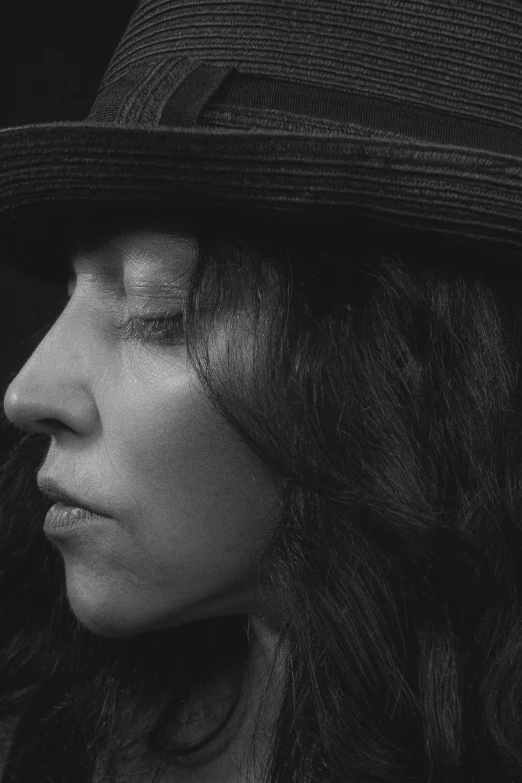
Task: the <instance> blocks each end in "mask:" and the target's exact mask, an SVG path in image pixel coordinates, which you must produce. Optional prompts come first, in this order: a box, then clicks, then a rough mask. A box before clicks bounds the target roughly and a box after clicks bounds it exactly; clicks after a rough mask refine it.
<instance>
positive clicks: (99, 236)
mask: <svg viewBox="0 0 522 783" xmlns="http://www.w3.org/2000/svg"><path fill="white" fill-rule="evenodd" d="M62 240H63V248H64V251H65V258H66V264H67V271H68V273H69V274H71V275H73V274H79V273H81V272H82V271H87V272H89V273H99V274H105V275H110V276H115V275H117V276H121V275H124V276H126V275H132V276H134V277H139V276H140V275H148V274H161V273H171V272H176V273H177V274H178V275H184V274H188V272H189V270H190V268H191V267H192V265H193V262H194V260H195V256H196V253H197V238H196V236H195V234H194V232H193V229H192V228H191V227H190V226H189V225H187V223H186V222H184V221H182V220H181V219H178V220H174V219H173V218H172V217H169V216H168V217H165V216H161V215H157V214H152V215H151V214H146V215H144V214H142V215H136V216H132V215H127V214H125V215H91V216H85V217H81V218H77V219H76V220H73V221H71V223H70V224H69V225H68V226H66V227H64V233H63V235H62Z"/></svg>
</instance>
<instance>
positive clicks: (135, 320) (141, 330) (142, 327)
mask: <svg viewBox="0 0 522 783" xmlns="http://www.w3.org/2000/svg"><path fill="white" fill-rule="evenodd" d="M183 322H184V318H183V313H174V314H173V315H167V316H165V317H162V318H139V317H137V316H132V317H131V318H128V319H127V320H126V321H125V322H124V323H122V324H114V328H115V329H116V330H117V331H118V332H120V334H121V336H122V338H123V339H124V340H138V342H140V343H145V342H148V341H150V340H152V341H153V342H159V343H161V342H165V341H167V342H170V343H173V342H175V341H176V338H179V337H180V332H181V333H182V334H184V328H183ZM157 326H159V327H161V328H160V330H159V332H160V335H159V337H160V339H158V334H157V331H156V329H155V327H157Z"/></svg>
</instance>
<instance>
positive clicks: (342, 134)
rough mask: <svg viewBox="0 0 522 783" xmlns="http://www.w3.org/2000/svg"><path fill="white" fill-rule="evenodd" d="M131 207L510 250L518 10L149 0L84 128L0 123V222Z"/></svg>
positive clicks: (520, 121) (471, 2)
mask: <svg viewBox="0 0 522 783" xmlns="http://www.w3.org/2000/svg"><path fill="white" fill-rule="evenodd" d="M94 43H95V42H93V44H94ZM138 203H139V204H144V205H154V204H162V205H163V206H166V205H170V204H172V205H173V206H175V205H179V206H190V205H198V204H201V205H205V206H206V207H210V208H212V207H213V206H215V207H219V208H226V209H228V208H230V209H248V210H252V211H253V212H258V213H263V214H267V215H268V214H274V215H282V216H297V217H299V216H301V217H302V218H303V219H306V217H307V216H309V215H314V216H323V217H325V218H335V219H337V218H343V217H346V218H348V217H351V218H352V217H361V218H372V219H377V220H378V221H379V222H381V223H382V224H383V225H395V226H404V227H409V228H412V229H418V230H421V231H431V232H434V233H435V234H437V235H438V236H442V237H448V238H451V239H453V240H457V241H461V242H468V243H470V242H473V243H475V244H478V245H480V246H486V245H487V246H492V247H494V248H496V249H497V251H498V252H499V253H500V254H502V253H506V254H508V255H510V256H513V257H514V258H518V257H519V256H520V254H521V251H522V3H521V2H520V0H458V2H457V0H144V1H143V2H142V3H141V4H140V5H139V6H138V8H137V9H136V11H135V13H134V16H133V17H132V19H131V21H130V23H129V25H128V28H127V30H126V31H125V33H124V35H123V38H122V40H121V42H120V43H119V45H118V47H117V49H116V51H115V53H114V56H113V57H112V60H111V62H110V63H109V65H108V67H107V71H106V73H105V76H104V78H103V80H102V83H101V85H100V88H99V90H98V94H97V96H96V99H95V102H94V104H93V106H92V109H91V111H90V113H89V116H88V117H87V118H86V119H85V120H84V121H83V122H59V123H47V124H40V125H38V124H34V125H27V126H21V127H16V128H7V129H4V130H2V131H0V231H1V232H3V234H4V235H7V234H8V233H9V231H10V230H13V227H14V226H16V225H17V222H18V221H20V220H21V219H22V218H23V216H24V215H28V214H34V213H44V212H45V210H46V209H49V208H54V209H56V208H62V207H63V208H64V209H66V208H75V209H79V210H82V209H83V210H86V209H90V208H92V207H93V206H95V205H96V206H103V205H105V206H114V207H125V206H126V205H131V204H132V205H134V204H138ZM35 263H36V262H35ZM39 263H42V262H41V261H40V262H39ZM38 273H39V274H41V275H42V276H45V275H47V274H49V276H50V275H51V274H52V273H51V270H48V271H46V270H44V269H40V270H38Z"/></svg>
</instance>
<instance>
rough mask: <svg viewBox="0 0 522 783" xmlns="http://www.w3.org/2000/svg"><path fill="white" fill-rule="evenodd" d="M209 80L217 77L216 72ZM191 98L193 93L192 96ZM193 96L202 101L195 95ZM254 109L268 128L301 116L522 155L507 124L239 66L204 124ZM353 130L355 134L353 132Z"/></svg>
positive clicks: (208, 108) (519, 135)
mask: <svg viewBox="0 0 522 783" xmlns="http://www.w3.org/2000/svg"><path fill="white" fill-rule="evenodd" d="M218 70H219V69H218ZM192 75H193V74H191V76H192ZM209 78H210V79H212V77H211V76H210V74H209ZM190 99H191V96H190V95H188V96H187V100H189V101H190ZM192 100H193V101H195V102H197V98H195V97H194V95H193V96H192ZM175 104H177V111H178V112H179V113H181V112H182V111H183V106H184V103H183V96H182V95H181V94H179V93H178V92H177V93H174V95H173V96H172V97H171V98H170V100H169V102H168V104H167V107H166V110H165V112H164V115H163V117H162V118H161V123H162V124H167V125H170V124H171V122H170V121H169V118H170V116H174V115H173V114H172V115H170V114H169V112H167V109H169V107H173V106H174V105H175ZM169 111H170V109H169ZM248 111H255V112H259V115H258V116H259V118H262V113H263V112H266V116H265V117H263V118H262V120H263V122H262V125H263V127H271V128H276V127H279V128H280V129H282V130H284V129H285V125H286V126H288V124H289V119H291V118H294V122H293V123H292V125H294V126H295V125H296V122H295V120H299V122H298V124H299V125H300V126H301V128H302V130H307V129H308V128H310V127H313V129H314V130H315V132H316V133H317V132H321V130H320V127H318V125H319V122H320V121H321V120H325V121H334V122H338V123H345V124H346V123H349V124H354V125H360V126H362V128H361V131H364V133H365V135H367V131H368V130H376V131H381V132H383V133H389V134H396V135H399V136H407V137H411V138H414V139H421V140H426V141H429V142H432V143H435V144H436V143H440V144H449V145H455V146H463V147H473V148H477V149H481V150H491V151H492V152H497V153H501V154H505V155H517V156H519V155H520V150H521V149H522V131H521V130H520V129H519V128H510V127H507V126H506V125H505V124H500V123H495V122H491V121H489V120H482V119H480V118H474V117H466V116H463V115H462V114H454V113H453V112H449V111H445V110H443V109H437V108H435V109H432V108H428V107H424V106H418V105H415V104H412V103H405V102H401V101H397V100H393V99H388V98H383V97H377V96H372V95H368V94H363V93H360V92H355V91H354V92H352V93H348V92H346V91H344V90H343V91H340V90H333V89H329V88H322V87H317V86H315V85H310V84H303V83H300V82H287V81H283V80H280V79H272V78H269V77H265V76H256V75H251V74H244V73H239V72H238V71H237V70H235V69H234V70H233V71H232V73H230V75H228V76H227V78H225V80H224V81H223V83H222V84H221V86H220V87H219V88H218V89H217V90H214V92H213V95H212V97H211V98H210V99H209V100H208V102H207V103H206V104H205V105H204V108H203V109H202V110H201V115H200V117H199V119H200V122H199V124H200V125H204V124H205V122H204V120H205V115H208V116H210V115H211V114H213V115H215V114H216V113H219V114H221V115H222V117H223V121H222V122H220V123H219V124H220V125H222V126H226V125H229V126H231V127H233V125H234V115H236V116H237V117H240V116H241V114H242V113H244V114H247V113H248ZM172 124H173V125H174V124H176V123H172ZM214 124H215V123H214ZM307 124H308V128H307ZM250 126H251V127H252V126H254V127H255V122H250ZM258 127H259V125H258ZM332 130H333V131H334V132H335V129H332V128H328V127H325V128H324V130H323V132H324V133H331V132H332ZM338 132H342V130H341V129H339V130H338ZM349 132H350V133H351V134H352V135H353V133H354V131H353V130H351V131H349Z"/></svg>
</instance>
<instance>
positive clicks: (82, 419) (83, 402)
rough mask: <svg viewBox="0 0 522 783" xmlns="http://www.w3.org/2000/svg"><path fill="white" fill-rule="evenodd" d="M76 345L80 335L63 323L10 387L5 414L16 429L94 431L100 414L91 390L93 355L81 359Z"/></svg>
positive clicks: (40, 347)
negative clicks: (89, 360) (90, 360)
mask: <svg viewBox="0 0 522 783" xmlns="http://www.w3.org/2000/svg"><path fill="white" fill-rule="evenodd" d="M62 316H63V313H62ZM67 327H69V328H67ZM78 340H81V336H80V335H79V330H78V329H77V328H72V324H71V322H70V321H69V322H67V323H66V322H65V321H62V319H61V318H59V319H58V321H56V322H55V324H54V326H53V327H52V328H51V330H50V331H49V332H48V333H47V335H46V336H45V337H44V339H43V340H42V342H41V343H40V344H39V345H38V346H37V348H36V349H35V351H34V352H33V354H32V355H31V356H30V358H29V359H28V361H27V362H26V363H25V365H24V366H23V367H22V369H21V370H20V371H19V373H18V374H17V375H16V377H15V378H14V379H13V380H12V381H11V383H10V384H9V386H8V387H7V390H6V392H5V395H4V412H5V415H6V417H7V418H8V419H9V421H11V422H12V423H13V424H14V425H15V426H16V427H18V428H19V429H21V430H26V431H28V432H43V433H46V434H55V432H57V431H58V430H60V429H64V428H65V429H67V428H68V429H70V430H74V431H75V432H80V431H84V432H85V431H86V430H87V429H88V428H90V427H92V426H93V423H94V421H95V418H96V409H95V404H94V401H93V399H92V396H91V395H90V393H89V387H88V385H87V377H88V368H87V366H86V357H87V356H88V355H89V352H86V351H85V350H84V351H83V353H82V350H81V345H80V344H79V342H78Z"/></svg>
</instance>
